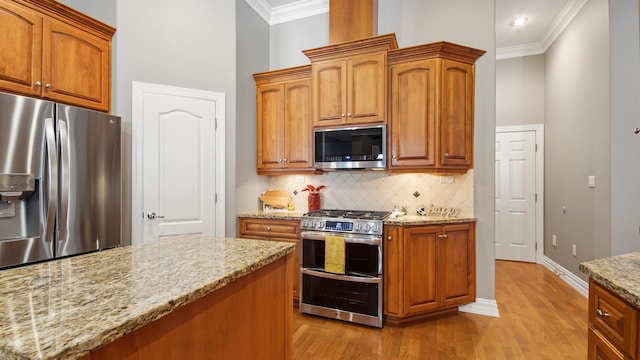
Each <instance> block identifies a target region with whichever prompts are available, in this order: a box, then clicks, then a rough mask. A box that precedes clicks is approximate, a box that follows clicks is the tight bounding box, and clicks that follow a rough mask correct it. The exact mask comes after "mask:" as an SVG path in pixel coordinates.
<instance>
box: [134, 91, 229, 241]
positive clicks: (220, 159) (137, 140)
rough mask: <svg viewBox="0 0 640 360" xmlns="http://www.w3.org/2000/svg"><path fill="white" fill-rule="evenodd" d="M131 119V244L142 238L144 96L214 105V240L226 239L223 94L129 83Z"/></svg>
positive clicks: (224, 112) (224, 111)
mask: <svg viewBox="0 0 640 360" xmlns="http://www.w3.org/2000/svg"><path fill="white" fill-rule="evenodd" d="M131 86H132V99H131V101H132V103H131V109H132V114H131V115H132V116H131V194H132V195H131V243H132V244H136V243H138V242H139V241H141V239H142V238H143V237H142V236H143V233H142V232H143V221H144V214H143V209H142V204H143V194H144V193H143V186H144V185H143V183H142V174H143V170H142V165H143V161H142V155H143V154H142V145H143V144H142V132H143V126H142V125H143V124H142V120H143V114H144V95H145V94H147V93H153V94H163V95H175V96H184V97H193V98H199V99H204V100H211V101H214V102H215V103H216V114H215V121H216V125H215V127H216V132H215V143H216V150H215V151H216V154H215V158H216V159H215V161H216V169H215V184H216V189H215V193H216V202H215V217H216V218H215V219H214V221H215V236H216V237H224V236H225V224H226V223H225V193H226V192H225V188H226V186H225V181H224V180H225V168H226V165H225V157H224V153H225V138H226V131H225V114H226V110H225V103H226V102H225V94H224V93H222V92H215V91H208V90H197V89H189V88H183V87H176V86H168V85H159V84H152V83H145V82H138V81H132V82H131Z"/></svg>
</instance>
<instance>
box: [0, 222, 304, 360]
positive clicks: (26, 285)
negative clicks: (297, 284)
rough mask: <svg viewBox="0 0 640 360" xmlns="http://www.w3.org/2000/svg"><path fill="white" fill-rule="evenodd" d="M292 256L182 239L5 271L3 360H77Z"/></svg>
mask: <svg viewBox="0 0 640 360" xmlns="http://www.w3.org/2000/svg"><path fill="white" fill-rule="evenodd" d="M293 249H294V245H292V244H289V243H282V242H272V241H260V240H246V239H233V238H213V237H206V236H202V235H183V236H176V237H171V238H166V239H162V240H159V241H156V242H153V243H148V244H144V245H134V246H125V247H120V248H115V249H109V250H104V251H100V252H96V253H91V254H86V255H80V256H75V257H70V258H65V259H61V260H54V261H50V262H46V263H40V264H35V265H30V266H24V267H19V268H14V269H8V270H2V271H0V284H2V287H1V288H0V358H1V359H74V358H78V357H80V356H82V355H84V354H86V353H88V352H90V351H91V350H94V349H96V348H98V347H100V346H102V345H105V344H108V343H110V342H112V341H114V340H116V339H117V338H119V337H122V336H123V335H125V334H127V333H129V332H132V331H134V330H136V329H138V328H141V327H143V326H145V325H147V324H149V323H151V322H152V321H154V320H156V319H158V318H160V317H162V316H164V315H166V314H168V313H170V312H171V311H173V310H175V309H176V308H178V307H180V306H183V305H185V304H187V303H190V302H192V301H194V300H197V299H199V298H201V297H203V296H205V295H207V294H208V293H211V292H212V291H215V290H216V289H219V288H222V287H224V286H225V285H226V284H229V283H231V282H233V281H235V280H236V279H238V278H240V277H242V276H243V275H246V274H248V273H250V272H252V271H255V270H256V269H258V268H260V267H262V266H264V265H266V264H269V263H271V262H273V261H275V260H277V259H278V258H280V257H282V256H284V255H285V254H287V253H290V252H292V251H293Z"/></svg>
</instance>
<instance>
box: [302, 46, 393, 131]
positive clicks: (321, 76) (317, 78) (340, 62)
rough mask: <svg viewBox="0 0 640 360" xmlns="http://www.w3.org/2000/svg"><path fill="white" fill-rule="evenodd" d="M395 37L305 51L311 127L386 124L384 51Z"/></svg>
mask: <svg viewBox="0 0 640 360" xmlns="http://www.w3.org/2000/svg"><path fill="white" fill-rule="evenodd" d="M397 47H398V44H397V41H396V38H395V34H390V35H382V36H375V37H371V38H366V39H361V40H356V41H350V42H346V43H342V44H336V45H330V46H326V47H322V48H317V49H311V50H305V51H303V53H304V54H305V55H307V57H308V58H309V59H310V60H311V65H312V67H313V75H312V78H313V126H314V127H339V126H344V125H362V124H380V123H386V104H387V51H389V50H390V49H396V48H397Z"/></svg>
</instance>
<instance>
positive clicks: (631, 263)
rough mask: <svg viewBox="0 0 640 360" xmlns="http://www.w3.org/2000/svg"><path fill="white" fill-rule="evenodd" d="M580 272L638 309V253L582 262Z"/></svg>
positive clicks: (639, 306)
mask: <svg viewBox="0 0 640 360" xmlns="http://www.w3.org/2000/svg"><path fill="white" fill-rule="evenodd" d="M580 271H582V272H583V273H585V274H587V275H589V277H591V278H592V279H593V280H595V281H597V282H598V283H599V284H601V285H602V286H604V287H605V288H607V289H609V290H611V291H612V292H613V293H615V294H617V295H619V296H620V297H622V298H623V299H625V300H627V301H628V302H630V303H631V304H632V305H634V306H635V307H637V308H640V276H638V274H640V252H632V253H628V254H623V255H617V256H612V257H608V258H603V259H597V260H592V261H587V262H583V263H581V264H580Z"/></svg>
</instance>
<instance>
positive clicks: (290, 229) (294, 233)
mask: <svg viewBox="0 0 640 360" xmlns="http://www.w3.org/2000/svg"><path fill="white" fill-rule="evenodd" d="M240 236H241V237H242V236H259V237H265V238H287V239H296V240H297V239H298V238H299V237H300V221H297V220H268V219H266V220H265V219H240Z"/></svg>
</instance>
